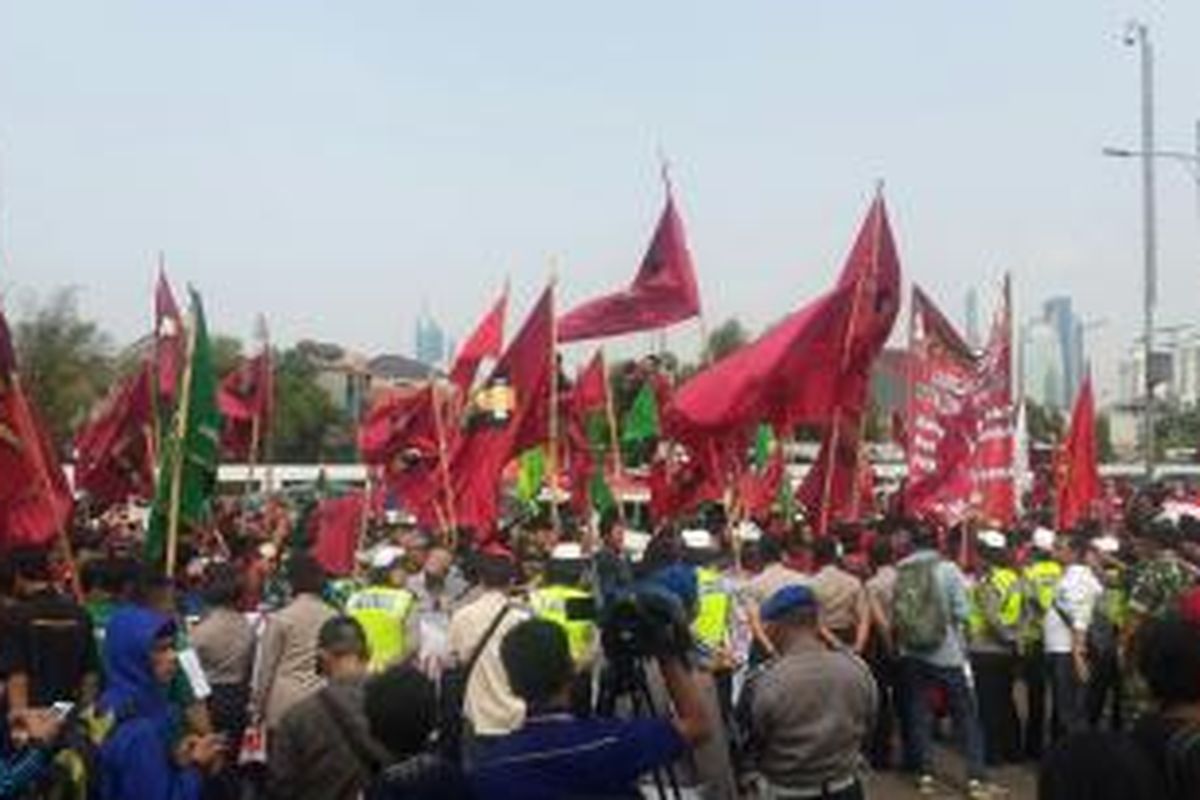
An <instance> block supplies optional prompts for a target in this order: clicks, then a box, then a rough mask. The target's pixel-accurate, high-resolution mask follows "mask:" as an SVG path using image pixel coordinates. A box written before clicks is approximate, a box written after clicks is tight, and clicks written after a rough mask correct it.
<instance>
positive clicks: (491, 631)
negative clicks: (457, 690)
mask: <svg viewBox="0 0 1200 800" xmlns="http://www.w3.org/2000/svg"><path fill="white" fill-rule="evenodd" d="M511 610H512V604H511V603H505V604H504V608H502V609H500V613H499V614H497V615H496V617H495V619H493V620H492V624H491V625H488V629H487V630H486V631H485V632H484V634H483V638H482V639H480V640H479V644H477V645H475V649H474V651H472V652H471V657H470V658H468V659H467V663H466V664H464V665H463V693H464V694H465V693H466V690H467V684H468V683H470V682H471V673H472V672H473V671H474V670H475V664H476V663H478V661H479V657H480V656H482V655H483V649H484V648H485V647H487V645H488V642H490V641H491V640H492V636H494V635H495V633H496V629H497V628H499V627H500V623H501V622H502V621H503V620H504V617H505V616H507V615H508V612H509V611H511Z"/></svg>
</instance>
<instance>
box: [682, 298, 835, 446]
mask: <svg viewBox="0 0 1200 800" xmlns="http://www.w3.org/2000/svg"><path fill="white" fill-rule="evenodd" d="M852 292H853V289H852V287H844V288H840V289H836V290H834V291H833V292H831V293H829V294H826V295H823V296H822V297H820V298H818V299H816V300H814V301H813V302H811V303H809V304H808V305H806V306H804V307H803V308H801V309H800V310H798V311H796V312H794V313H793V314H792V315H791V316H789V317H788V318H786V319H785V320H784V321H783V322H781V323H779V324H778V325H776V326H775V327H774V328H772V329H771V330H769V331H767V332H766V333H765V334H763V335H762V336H760V337H759V338H758V339H756V340H755V341H754V342H752V343H750V344H748V345H746V346H745V347H742V348H741V349H740V350H737V351H736V352H734V353H732V354H731V355H729V356H726V357H725V358H723V359H721V360H720V361H718V362H716V363H715V364H713V365H711V366H710V367H708V368H707V369H705V370H703V371H702V372H700V373H698V374H697V375H695V376H693V377H692V378H691V379H690V380H689V381H688V382H687V383H685V384H683V386H681V387H680V388H679V389H678V390H677V391H676V392H675V396H674V397H673V398H672V400H671V405H670V407H669V409H668V410H667V413H666V414H665V417H666V429H667V431H668V433H669V434H670V435H671V436H672V437H673V438H676V439H684V440H690V439H695V438H696V437H698V436H699V437H704V436H716V437H722V436H726V435H728V434H729V433H730V432H731V431H744V430H746V429H749V428H750V427H751V426H753V425H757V424H758V423H759V422H767V423H770V424H772V425H773V426H774V427H775V428H776V429H780V430H782V429H784V428H786V427H788V426H792V425H796V424H798V423H801V422H819V421H824V420H827V419H829V416H830V414H831V413H832V409H833V407H834V406H835V405H836V403H837V402H838V389H839V386H838V380H837V377H838V365H839V363H840V361H841V355H842V338H843V334H844V332H845V330H846V322H847V319H848V317H849V312H850V302H849V301H850V298H851V295H852Z"/></svg>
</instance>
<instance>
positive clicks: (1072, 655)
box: [1043, 536, 1104, 735]
mask: <svg viewBox="0 0 1200 800" xmlns="http://www.w3.org/2000/svg"><path fill="white" fill-rule="evenodd" d="M1059 558H1060V560H1061V562H1062V563H1063V564H1064V566H1065V569H1064V571H1063V576H1062V579H1061V580H1060V581H1059V582H1058V587H1057V588H1056V589H1055V592H1054V603H1053V604H1052V605H1051V607H1050V610H1049V611H1047V612H1046V618H1045V620H1044V622H1043V640H1044V641H1045V645H1046V674H1047V675H1049V676H1050V691H1051V696H1052V697H1053V700H1054V712H1055V717H1056V718H1057V719H1058V724H1059V726H1060V727H1061V729H1062V731H1063V732H1065V733H1066V734H1067V735H1070V734H1073V733H1077V732H1079V731H1081V730H1084V729H1086V727H1087V713H1086V702H1085V698H1086V692H1085V690H1086V687H1087V680H1088V660H1087V631H1088V627H1089V626H1090V625H1091V624H1092V614H1093V613H1094V612H1095V610H1096V603H1097V601H1099V599H1100V595H1101V594H1103V592H1104V585H1103V584H1102V583H1100V579H1099V578H1098V577H1096V573H1095V571H1094V570H1093V566H1094V562H1095V559H1096V555H1095V552H1094V551H1093V550H1092V549H1091V548H1090V547H1089V543H1088V540H1087V539H1086V538H1085V537H1083V536H1075V537H1072V538H1071V539H1069V540H1067V541H1066V544H1065V546H1063V547H1061V552H1060V554H1059Z"/></svg>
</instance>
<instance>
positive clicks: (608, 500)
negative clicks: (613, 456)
mask: <svg viewBox="0 0 1200 800" xmlns="http://www.w3.org/2000/svg"><path fill="white" fill-rule="evenodd" d="M588 498H589V499H590V500H591V501H592V508H594V509H596V511H597V512H598V513H599V514H600V515H601V516H603V515H604V514H605V513H607V512H608V511H609V510H611V509H614V508H616V507H617V498H616V497H615V496H614V495H613V492H612V487H610V486H609V485H608V481H607V480H605V478H604V465H603V463H601V464H600V465H599V466H597V467H596V468H595V469H594V470H592V477H591V480H589V481H588Z"/></svg>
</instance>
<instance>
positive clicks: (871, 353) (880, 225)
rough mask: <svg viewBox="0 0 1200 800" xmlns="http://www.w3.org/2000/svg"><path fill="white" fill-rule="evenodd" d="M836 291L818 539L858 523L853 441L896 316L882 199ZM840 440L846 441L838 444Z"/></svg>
mask: <svg viewBox="0 0 1200 800" xmlns="http://www.w3.org/2000/svg"><path fill="white" fill-rule="evenodd" d="M838 288H839V289H848V290H850V292H851V299H850V314H849V317H848V319H847V320H846V327H845V328H844V330H843V331H842V341H841V346H840V349H839V362H838V363H839V366H838V369H837V371H836V373H835V374H836V381H837V402H836V404H835V408H834V413H833V414H832V419H831V422H830V425H829V427H828V428H827V430H826V431H825V436H824V442H823V444H822V454H821V459H822V462H821V463H820V464H819V465H818V466H819V470H820V471H818V472H817V475H814V476H812V478H811V480H813V481H815V480H820V481H821V486H820V490H821V491H820V495H819V496H820V498H821V499H820V502H819V504H818V506H817V509H816V511H817V514H816V520H815V522H816V531H817V533H819V534H820V533H824V532H825V530H826V528H827V523H828V522H829V521H830V520H833V519H848V520H856V519H858V516H859V513H860V510H861V497H860V494H859V492H858V490H857V486H858V483H859V479H860V475H861V472H862V468H863V467H864V466H865V465H860V463H859V462H860V461H861V460H862V459H863V457H864V454H863V451H862V448H861V447H859V439H860V432H861V430H862V415H863V414H865V413H866V406H867V396H868V392H869V389H870V382H871V367H872V365H873V364H874V363H875V359H876V358H877V357H878V355H879V353H880V352H881V351H882V350H883V347H884V345H885V344H887V340H888V337H889V336H890V335H891V332H892V326H893V325H895V322H896V316H897V314H898V313H899V311H900V258H899V256H898V255H897V252H896V242H895V239H894V238H893V237H892V227H891V225H890V223H889V222H888V215H887V207H886V205H885V204H884V201H883V195H882V194H877V195H876V196H875V200H874V201H873V202H872V203H871V208H870V209H869V210H868V211H867V216H866V219H864V220H863V224H862V226H861V227H860V228H859V231H858V236H857V237H856V238H855V240H854V246H853V247H852V248H851V250H850V256H849V257H848V258H847V259H846V264H845V266H844V267H843V268H842V273H841V275H840V276H839V277H838ZM845 437H849V439H850V441H849V442H844V441H842V440H843V439H844V438H845ZM818 476H819V477H818ZM807 482H809V481H808V479H807V478H806V483H807ZM841 485H845V486H846V487H848V488H847V490H846V491H845V492H844V493H843V492H839V491H837V487H838V486H841Z"/></svg>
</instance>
